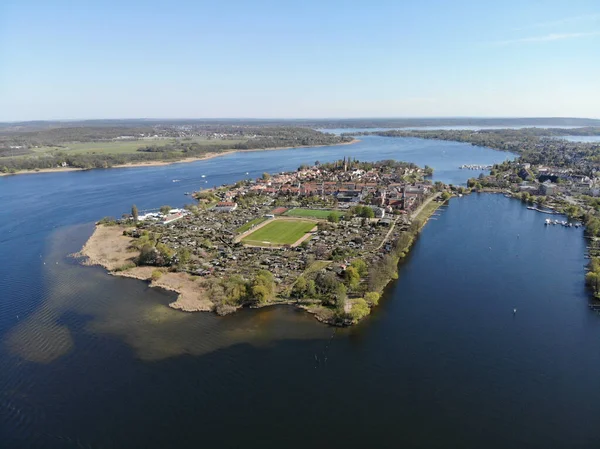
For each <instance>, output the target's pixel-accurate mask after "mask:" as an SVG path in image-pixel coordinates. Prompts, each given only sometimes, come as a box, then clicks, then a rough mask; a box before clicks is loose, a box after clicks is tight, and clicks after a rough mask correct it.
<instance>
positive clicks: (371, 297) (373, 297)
mask: <svg viewBox="0 0 600 449" xmlns="http://www.w3.org/2000/svg"><path fill="white" fill-rule="evenodd" d="M380 298H381V295H380V294H379V293H377V292H367V293H365V301H367V302H368V303H369V304H371V305H373V306H376V305H377V304H379V299H380Z"/></svg>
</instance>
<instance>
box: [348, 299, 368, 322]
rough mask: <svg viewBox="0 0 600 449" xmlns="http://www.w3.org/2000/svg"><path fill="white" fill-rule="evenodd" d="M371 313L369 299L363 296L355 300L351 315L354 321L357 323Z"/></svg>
mask: <svg viewBox="0 0 600 449" xmlns="http://www.w3.org/2000/svg"><path fill="white" fill-rule="evenodd" d="M369 313H371V309H370V308H369V305H368V304H367V301H365V300H364V299H362V298H361V299H357V300H355V301H354V304H352V309H351V310H350V317H351V318H352V321H353V322H355V323H356V322H357V321H360V320H361V319H363V318H364V317H366V316H367V315H368V314H369Z"/></svg>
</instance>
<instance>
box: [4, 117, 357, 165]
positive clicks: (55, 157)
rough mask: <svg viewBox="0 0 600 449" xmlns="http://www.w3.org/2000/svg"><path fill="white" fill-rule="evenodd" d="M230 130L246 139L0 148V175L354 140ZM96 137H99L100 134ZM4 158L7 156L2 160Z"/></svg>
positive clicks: (279, 130)
mask: <svg viewBox="0 0 600 449" xmlns="http://www.w3.org/2000/svg"><path fill="white" fill-rule="evenodd" d="M74 129H76V128H69V129H68V131H67V132H68V133H70V134H69V135H71V136H73V135H74V134H72V133H73V132H74V131H73V130H74ZM218 129H221V130H223V129H224V128H223V127H222V126H221V125H219V127H218ZM81 130H82V134H81V135H80V137H81V136H92V134H89V133H88V128H81ZM63 131H64V130H63ZM227 131H228V134H230V135H233V134H235V135H239V137H242V136H244V137H245V139H246V140H245V141H244V142H238V143H228V142H227V140H215V141H214V143H207V142H202V143H197V142H193V141H191V140H186V139H182V140H179V141H177V142H176V143H169V144H163V145H158V144H155V145H148V144H146V145H144V143H145V141H140V148H139V149H138V150H137V151H136V152H135V153H128V154H125V153H123V154H108V153H105V154H102V153H95V154H70V153H69V152H68V151H57V152H54V153H52V154H51V155H49V154H44V155H37V154H35V153H34V154H33V155H25V156H20V157H16V155H17V154H18V153H17V152H18V151H25V150H24V149H20V150H19V149H11V148H4V150H1V149H0V172H3V173H7V172H14V171H17V170H33V169H42V168H55V167H58V166H62V165H67V166H69V167H76V168H108V167H111V166H114V165H120V164H127V163H135V162H146V161H158V160H161V161H163V160H164V161H174V160H177V159H182V158H185V157H201V156H203V155H205V154H207V153H218V152H222V151H225V150H228V149H233V150H253V149H261V148H277V147H299V146H314V145H334V144H338V143H343V142H348V141H351V140H352V138H351V137H340V136H336V135H333V134H325V133H322V132H319V131H315V130H312V129H309V128H293V127H261V128H250V127H244V128H243V130H242V129H238V128H237V127H235V128H232V127H230V128H228V129H227ZM48 132H54V130H49V131H48ZM106 132H107V133H108V134H110V133H114V132H115V131H114V130H112V129H108V128H107V130H106ZM238 133H239V134H238ZM108 134H107V135H108ZM95 136H96V137H97V135H95ZM238 140H242V139H241V138H240V139H238ZM21 154H23V153H21ZM3 155H4V156H5V157H1V156H3ZM6 156H8V157H6ZM13 156H15V157H13Z"/></svg>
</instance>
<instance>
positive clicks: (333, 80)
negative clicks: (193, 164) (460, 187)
mask: <svg viewBox="0 0 600 449" xmlns="http://www.w3.org/2000/svg"><path fill="white" fill-rule="evenodd" d="M426 116H433V117H440V116H570V117H593V118H600V1H599V0H587V1H579V0H569V1H565V0H560V1H542V0H538V1H531V0H503V1H487V0H485V1H484V0H472V1H461V0H452V1H450V0H438V1H432V0H415V1H406V0H394V1H378V0H371V1H361V0H357V1H352V0H344V1H328V0H304V1H295V2H291V1H287V0H278V1H252V0H235V1H231V0H211V1H202V0H198V1H190V2H187V1H178V0H171V1H154V0H146V1H127V0H119V1H116V0H102V1H100V0H97V1H94V2H91V1H85V0H79V1H75V0H73V1H60V0H2V1H0V121H13V120H36V119H84V118H140V117H152V118H183V117H189V118H207V117H217V118H225V117H257V118H258V117H269V118H284V117H426Z"/></svg>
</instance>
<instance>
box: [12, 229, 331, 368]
mask: <svg viewBox="0 0 600 449" xmlns="http://www.w3.org/2000/svg"><path fill="white" fill-rule="evenodd" d="M89 232H90V227H89V226H88V225H85V226H73V227H65V228H62V229H60V230H58V231H56V232H54V233H53V234H52V235H51V238H50V242H49V244H48V251H47V254H46V256H45V257H44V259H43V263H44V266H43V267H44V269H43V277H44V282H45V283H46V285H47V295H46V297H45V299H44V301H43V303H42V304H41V305H40V307H39V308H38V309H37V310H36V311H35V312H34V313H32V314H31V315H30V316H29V317H28V318H26V319H24V320H22V321H21V322H20V323H19V324H18V325H17V326H15V327H14V328H13V329H12V330H11V332H10V333H9V334H8V336H7V344H8V346H9V348H10V350H11V351H12V352H13V353H15V354H18V355H19V356H21V357H23V358H24V359H26V360H28V361H33V362H39V363H49V362H52V361H54V360H56V359H57V358H59V357H61V356H63V355H65V354H67V353H68V352H69V351H70V350H72V349H73V338H72V335H71V332H72V330H70V329H69V327H67V326H66V325H65V324H63V323H62V322H61V320H62V317H63V316H65V315H67V316H71V317H72V316H76V317H79V318H78V319H77V321H78V324H83V329H84V331H85V332H88V333H91V334H93V335H103V334H104V335H110V336H115V337H118V338H120V339H122V340H123V341H124V342H126V343H127V344H128V345H130V346H131V347H132V348H133V349H134V350H135V352H136V354H137V356H138V357H139V358H140V359H143V360H159V359H164V358H167V357H172V356H176V355H181V354H193V355H200V354H205V353H208V352H211V351H214V350H216V349H219V348H223V347H228V346H231V345H234V344H236V343H242V342H244V343H251V344H253V345H268V344H269V343H271V342H272V341H274V340H282V339H289V338H291V339H312V338H327V337H328V336H329V335H330V334H331V332H332V330H331V329H329V328H327V327H326V326H324V325H322V324H320V323H318V322H317V321H316V320H315V319H314V318H313V317H312V316H310V315H308V314H306V313H304V312H300V311H297V310H294V309H293V308H292V307H271V308H264V309H260V310H243V311H241V312H238V313H236V314H234V315H231V316H227V317H218V316H216V315H214V314H211V313H202V312H200V313H185V312H181V311H178V310H174V309H171V308H170V307H168V304H169V303H170V302H172V301H173V300H174V296H175V294H174V293H172V292H167V291H163V290H161V289H155V288H150V287H148V284H147V283H145V282H143V281H139V280H135V279H125V278H119V277H111V276H107V274H106V271H105V270H104V269H101V268H98V267H86V266H82V265H80V264H79V263H77V261H75V260H72V259H69V258H68V257H67V256H66V255H67V254H68V253H71V252H74V250H76V249H78V248H77V247H75V248H73V247H74V246H75V244H76V243H75V242H80V243H83V241H84V240H85V238H86V237H87V236H88V235H89ZM74 236H77V238H75V239H74V238H73V237H74ZM67 249H68V250H67ZM92 341H93V340H92Z"/></svg>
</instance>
